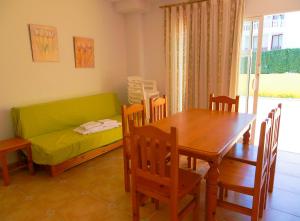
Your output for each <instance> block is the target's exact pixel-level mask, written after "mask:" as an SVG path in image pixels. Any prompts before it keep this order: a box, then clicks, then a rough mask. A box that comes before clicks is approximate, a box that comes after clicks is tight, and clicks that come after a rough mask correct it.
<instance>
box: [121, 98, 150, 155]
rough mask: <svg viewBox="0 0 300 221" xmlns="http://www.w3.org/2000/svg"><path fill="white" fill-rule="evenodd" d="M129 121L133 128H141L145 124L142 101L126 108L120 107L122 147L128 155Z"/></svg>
mask: <svg viewBox="0 0 300 221" xmlns="http://www.w3.org/2000/svg"><path fill="white" fill-rule="evenodd" d="M129 120H133V122H134V125H135V126H143V125H145V123H146V108H145V102H144V100H142V101H141V104H131V105H129V106H128V107H127V106H126V105H123V106H122V132H123V145H124V148H126V149H125V150H126V151H127V152H128V153H129V147H128V144H129V135H130V132H129Z"/></svg>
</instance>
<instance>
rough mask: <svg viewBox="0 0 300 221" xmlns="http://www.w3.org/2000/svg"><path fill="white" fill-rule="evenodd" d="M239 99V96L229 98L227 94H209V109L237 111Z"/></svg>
mask: <svg viewBox="0 0 300 221" xmlns="http://www.w3.org/2000/svg"><path fill="white" fill-rule="evenodd" d="M239 101H240V96H236V97H235V99H234V98H230V97H227V96H214V94H210V96H209V110H216V111H228V112H233V109H234V112H239Z"/></svg>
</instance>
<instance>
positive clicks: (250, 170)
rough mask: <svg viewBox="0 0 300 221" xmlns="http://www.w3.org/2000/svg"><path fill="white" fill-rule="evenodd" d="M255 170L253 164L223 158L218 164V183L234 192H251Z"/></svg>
mask: <svg viewBox="0 0 300 221" xmlns="http://www.w3.org/2000/svg"><path fill="white" fill-rule="evenodd" d="M255 170H256V167H255V166H253V165H249V164H245V163H242V162H239V161H235V160H227V159H224V160H223V161H222V163H221V165H220V179H219V185H220V186H222V187H225V188H227V189H231V190H234V191H236V192H240V193H244V194H251V193H252V192H253V189H254V181H255Z"/></svg>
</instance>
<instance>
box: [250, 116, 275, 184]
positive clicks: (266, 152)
mask: <svg viewBox="0 0 300 221" xmlns="http://www.w3.org/2000/svg"><path fill="white" fill-rule="evenodd" d="M271 113H273V112H271ZM271 137H272V130H271V119H269V118H267V119H266V120H265V121H263V122H262V123H261V128H260V137H259V145H258V153H257V165H256V172H255V186H254V188H255V189H260V188H261V185H262V184H263V183H264V181H265V179H267V174H268V165H269V156H270V149H271Z"/></svg>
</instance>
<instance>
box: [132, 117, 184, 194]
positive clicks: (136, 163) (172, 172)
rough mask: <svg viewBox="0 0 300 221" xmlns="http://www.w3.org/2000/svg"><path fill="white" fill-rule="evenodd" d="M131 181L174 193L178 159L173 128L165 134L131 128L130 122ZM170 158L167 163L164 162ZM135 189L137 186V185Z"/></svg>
mask: <svg viewBox="0 0 300 221" xmlns="http://www.w3.org/2000/svg"><path fill="white" fill-rule="evenodd" d="M130 131H131V134H130V138H131V139H130V142H131V162H132V164H131V173H132V176H133V180H138V179H139V178H142V179H143V180H146V181H149V182H152V183H153V182H154V183H157V184H159V185H163V186H165V187H169V188H170V190H171V191H172V189H173V190H177V189H178V168H179V165H178V164H179V156H178V150H177V133H176V128H174V127H172V128H171V132H170V133H166V132H164V131H162V130H160V129H158V128H156V127H154V126H143V127H134V126H133V125H132V121H130ZM169 156H170V159H171V160H170V161H168V160H166V159H167V157H169ZM137 185H138V184H137Z"/></svg>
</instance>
